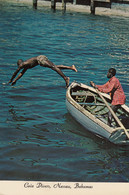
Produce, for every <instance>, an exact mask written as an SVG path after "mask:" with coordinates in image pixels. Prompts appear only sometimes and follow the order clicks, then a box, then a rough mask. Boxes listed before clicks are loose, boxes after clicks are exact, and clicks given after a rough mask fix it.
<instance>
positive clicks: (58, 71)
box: [51, 65, 69, 87]
mask: <svg viewBox="0 0 129 195" xmlns="http://www.w3.org/2000/svg"><path fill="white" fill-rule="evenodd" d="M51 69H52V70H54V71H56V72H57V73H58V74H59V75H60V76H61V77H62V78H63V79H64V80H65V83H66V87H68V86H69V77H66V76H65V75H64V73H63V72H62V71H61V70H60V68H58V67H57V66H56V65H55V66H54V67H52V68H51Z"/></svg>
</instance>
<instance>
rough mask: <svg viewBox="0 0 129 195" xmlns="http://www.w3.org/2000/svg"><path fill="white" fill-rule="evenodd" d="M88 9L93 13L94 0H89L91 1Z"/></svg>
mask: <svg viewBox="0 0 129 195" xmlns="http://www.w3.org/2000/svg"><path fill="white" fill-rule="evenodd" d="M90 11H91V14H95V2H94V0H91V2H90Z"/></svg>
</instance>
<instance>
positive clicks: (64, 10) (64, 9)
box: [62, 0, 66, 13]
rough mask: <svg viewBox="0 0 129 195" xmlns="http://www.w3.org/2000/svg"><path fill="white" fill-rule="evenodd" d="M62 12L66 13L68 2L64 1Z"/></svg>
mask: <svg viewBox="0 0 129 195" xmlns="http://www.w3.org/2000/svg"><path fill="white" fill-rule="evenodd" d="M62 12H63V13H65V12H66V0H62Z"/></svg>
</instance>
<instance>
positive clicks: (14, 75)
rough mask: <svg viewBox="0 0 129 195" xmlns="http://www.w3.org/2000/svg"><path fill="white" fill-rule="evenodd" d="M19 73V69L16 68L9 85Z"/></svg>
mask: <svg viewBox="0 0 129 195" xmlns="http://www.w3.org/2000/svg"><path fill="white" fill-rule="evenodd" d="M19 71H20V68H18V69H17V70H16V71H15V72H14V73H13V76H12V78H11V79H10V81H9V83H11V82H12V81H13V79H14V78H15V77H16V75H17V73H18V72H19Z"/></svg>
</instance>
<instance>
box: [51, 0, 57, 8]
mask: <svg viewBox="0 0 129 195" xmlns="http://www.w3.org/2000/svg"><path fill="white" fill-rule="evenodd" d="M51 9H52V10H54V11H55V10H56V0H51Z"/></svg>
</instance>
